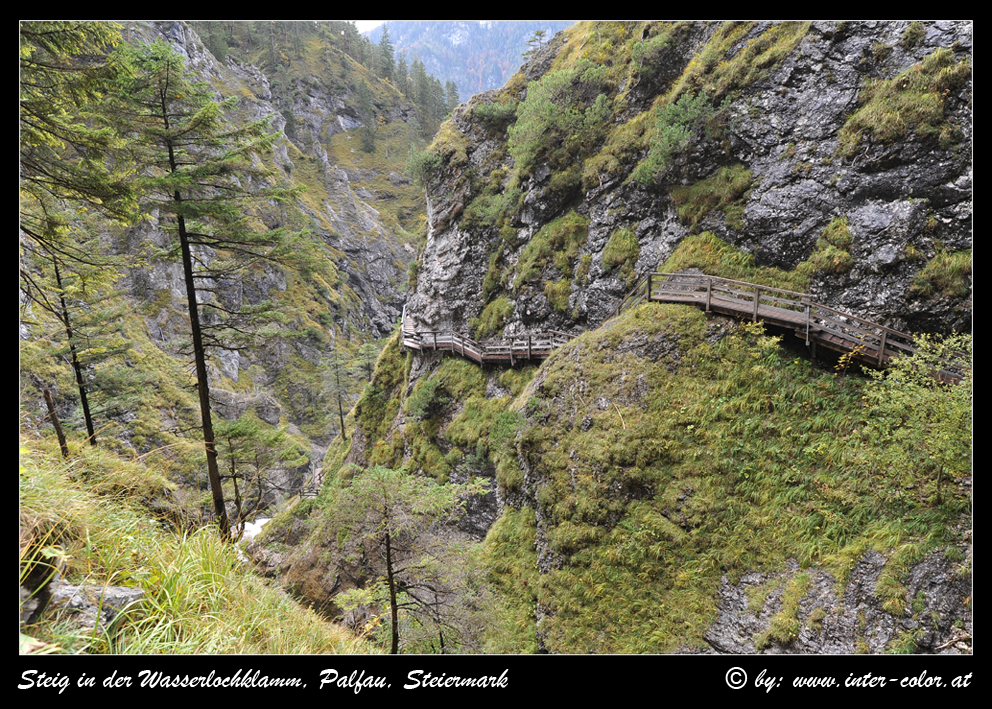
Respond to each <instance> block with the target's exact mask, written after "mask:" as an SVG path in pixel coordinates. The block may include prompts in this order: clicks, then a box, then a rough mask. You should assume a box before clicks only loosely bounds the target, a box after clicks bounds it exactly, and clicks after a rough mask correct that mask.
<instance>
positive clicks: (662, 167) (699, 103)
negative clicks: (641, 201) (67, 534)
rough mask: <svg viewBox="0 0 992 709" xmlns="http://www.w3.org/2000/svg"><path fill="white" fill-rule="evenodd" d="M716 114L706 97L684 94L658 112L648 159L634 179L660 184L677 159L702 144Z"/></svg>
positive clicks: (638, 168)
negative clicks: (694, 144) (685, 151)
mask: <svg viewBox="0 0 992 709" xmlns="http://www.w3.org/2000/svg"><path fill="white" fill-rule="evenodd" d="M715 115H716V110H715V109H714V108H713V104H712V103H711V102H710V98H709V96H707V95H706V94H705V93H699V94H691V93H688V94H683V95H682V97H681V98H680V99H679V100H678V101H676V102H675V103H670V104H668V105H666V106H664V107H663V108H662V109H661V110H660V111H658V115H657V118H656V120H655V127H654V139H653V140H652V141H651V148H650V152H649V153H648V157H647V158H645V159H644V161H643V162H642V163H641V164H640V165H638V166H637V168H636V169H635V170H634V172H633V173H632V175H631V177H632V179H634V180H636V181H638V182H641V183H650V182H655V181H660V180H661V179H662V178H663V177H664V175H665V172H666V171H667V170H668V168H669V166H670V165H671V163H672V161H673V160H674V159H675V157H676V156H677V155H678V154H679V153H681V152H683V151H684V150H685V149H686V148H688V147H689V146H690V145H692V144H693V143H694V142H696V141H697V140H699V138H700V137H701V136H702V135H703V131H704V127H705V125H706V123H707V122H709V121H710V120H711V119H713V118H714V116H715Z"/></svg>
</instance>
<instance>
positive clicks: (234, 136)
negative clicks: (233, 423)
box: [118, 41, 296, 540]
mask: <svg viewBox="0 0 992 709" xmlns="http://www.w3.org/2000/svg"><path fill="white" fill-rule="evenodd" d="M132 63H133V65H134V67H135V69H134V75H133V77H131V78H129V79H128V80H127V81H126V82H125V83H124V84H123V85H122V87H121V88H122V92H121V95H122V96H123V97H126V102H125V103H123V104H122V105H121V106H120V108H119V111H118V114H119V116H120V119H121V120H122V121H124V122H125V123H126V124H127V125H128V126H130V128H131V129H132V130H133V131H134V142H135V144H136V146H137V149H138V150H139V151H140V158H141V161H142V163H143V164H144V165H145V170H144V172H143V174H142V176H141V177H139V178H138V179H137V180H136V183H137V185H138V188H139V190H140V191H141V195H142V198H141V199H142V206H143V208H144V209H145V210H146V212H148V213H156V214H157V215H158V220H159V226H160V227H161V228H162V230H164V231H166V232H167V233H169V234H171V236H172V237H173V239H172V240H171V241H170V243H169V244H168V245H167V247H166V248H165V249H163V250H162V251H160V252H159V253H157V254H155V255H156V256H157V257H159V258H170V259H176V260H178V261H179V262H180V263H181V264H182V268H183V277H184V282H185V286H186V296H187V311H188V315H189V320H190V335H191V340H192V344H191V349H192V352H191V354H192V357H193V360H194V365H195V372H196V385H197V391H198V394H199V403H200V417H201V425H202V429H203V441H204V448H205V452H206V460H207V475H208V479H209V482H210V488H211V494H212V497H213V503H214V511H215V513H216V515H217V519H218V524H219V526H220V533H221V537H222V538H223V539H225V540H226V539H229V538H230V534H229V522H228V515H227V510H226V507H225V500H224V492H223V489H222V487H221V477H220V471H219V468H218V462H217V450H216V438H215V435H214V426H213V419H212V415H211V409H210V382H209V379H208V373H207V348H208V347H237V346H238V344H239V343H238V341H237V338H238V337H239V336H242V335H246V334H250V332H251V328H252V326H253V325H255V324H257V323H256V322H253V318H255V317H257V316H260V315H261V314H262V313H264V311H265V306H266V305H267V304H264V303H263V304H260V305H258V306H255V307H250V306H247V305H244V306H241V307H240V308H239V307H237V306H229V305H225V304H224V303H222V302H220V301H219V300H218V299H217V298H216V297H213V296H212V292H213V291H215V290H219V289H221V288H222V286H223V284H224V282H225V280H226V279H230V278H232V277H233V276H235V275H237V274H238V272H239V271H243V270H246V269H247V268H249V267H250V265H251V264H253V263H256V262H258V261H259V260H270V261H283V260H289V259H290V258H291V255H292V254H293V252H294V249H295V248H296V244H295V243H293V241H294V238H293V237H294V235H291V234H289V233H287V232H286V231H285V230H283V229H266V228H264V227H259V226H257V225H256V224H255V223H254V221H253V220H252V212H251V210H252V208H253V205H255V204H256V202H257V200H259V199H270V200H278V199H283V198H285V197H286V196H287V193H286V191H285V190H279V189H275V188H267V187H261V186H256V185H257V184H258V183H262V184H264V181H265V180H266V179H269V178H270V177H271V176H270V175H269V172H268V171H267V170H266V169H265V168H263V167H261V164H260V161H258V160H257V157H258V155H259V154H263V153H265V152H267V151H268V150H269V149H270V148H271V146H272V144H273V142H274V141H275V139H276V138H277V137H278V134H277V133H274V132H272V131H271V130H270V128H269V125H268V122H267V121H266V120H261V121H256V122H253V123H249V124H246V125H242V126H234V125H231V124H230V123H229V122H228V121H227V119H226V117H225V111H226V110H230V109H231V108H233V105H234V104H233V102H227V101H224V102H221V101H217V100H216V98H215V96H214V95H213V94H212V93H211V91H210V90H209V87H208V86H207V85H206V84H203V83H196V82H194V81H193V80H192V79H191V77H190V76H189V75H188V74H187V73H186V69H185V64H184V60H183V58H182V57H181V56H180V55H179V54H177V53H175V52H173V51H172V50H171V49H170V48H169V47H168V45H166V44H165V43H163V42H161V41H159V42H156V43H154V44H151V45H148V46H144V47H140V48H135V49H134V50H133V56H132Z"/></svg>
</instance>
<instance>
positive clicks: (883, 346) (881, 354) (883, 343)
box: [878, 330, 889, 366]
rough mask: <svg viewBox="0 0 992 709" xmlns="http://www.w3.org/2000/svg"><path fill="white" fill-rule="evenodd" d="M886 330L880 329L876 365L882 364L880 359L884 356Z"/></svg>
mask: <svg viewBox="0 0 992 709" xmlns="http://www.w3.org/2000/svg"><path fill="white" fill-rule="evenodd" d="M888 334H889V333H888V331H886V330H882V344H881V345H879V347H878V365H879V366H881V365H882V360H883V359H884V358H885V336H886V335H888Z"/></svg>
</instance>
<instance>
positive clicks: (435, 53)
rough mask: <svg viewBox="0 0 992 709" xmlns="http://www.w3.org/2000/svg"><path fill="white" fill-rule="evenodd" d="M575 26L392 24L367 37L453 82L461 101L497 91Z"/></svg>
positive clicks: (493, 22) (442, 22) (553, 23)
mask: <svg viewBox="0 0 992 709" xmlns="http://www.w3.org/2000/svg"><path fill="white" fill-rule="evenodd" d="M573 21H574V20H390V21H388V22H386V23H385V24H384V25H382V26H380V27H376V28H375V29H374V30H372V31H371V32H369V34H368V36H369V40H370V41H371V42H372V43H373V44H375V45H379V44H381V42H382V39H383V37H384V36H385V37H388V40H389V42H390V43H391V44H392V45H393V46H394V47H395V50H396V52H397V54H398V55H404V56H405V57H406V61H407V63H408V64H409V63H411V62H413V61H419V62H420V63H422V64H423V65H424V67H426V69H427V71H428V72H429V73H431V74H434V75H435V76H437V77H439V79H440V80H442V81H443V83H445V84H447V83H448V82H449V81H450V82H452V83H453V84H454V85H455V86H456V87H457V89H458V92H459V95H460V96H461V97H462V100H467V99H469V98H470V97H471V96H473V95H475V94H477V93H481V92H483V91H489V90H490V89H498V88H499V87H500V86H502V85H503V84H504V83H505V82H506V80H507V79H509V78H510V76H512V75H513V73H514V72H516V70H517V68H518V67H519V66H520V64H521V62H522V61H523V56H524V55H525V54H527V53H529V52H532V51H534V50H536V49H539V48H540V47H541V46H542V45H544V44H546V43H547V42H548V41H550V40H551V38H552V37H553V36H554V34H555V33H556V32H558V31H559V30H563V29H565V28H566V27H568V26H569V25H570V24H572V22H573Z"/></svg>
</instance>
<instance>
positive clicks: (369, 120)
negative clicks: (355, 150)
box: [356, 79, 379, 153]
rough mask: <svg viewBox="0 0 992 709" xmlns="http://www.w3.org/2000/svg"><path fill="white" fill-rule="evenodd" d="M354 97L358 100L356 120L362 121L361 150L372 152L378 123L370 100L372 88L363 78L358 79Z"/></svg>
mask: <svg viewBox="0 0 992 709" xmlns="http://www.w3.org/2000/svg"><path fill="white" fill-rule="evenodd" d="M356 99H357V102H358V120H360V121H361V122H362V128H361V136H362V150H364V151H365V152H366V153H374V152H375V136H376V133H377V132H378V130H379V123H378V120H377V118H376V115H375V105H374V104H373V102H372V90H371V89H370V88H369V85H368V84H366V83H365V81H364V80H363V79H359V81H358V89H357V91H356Z"/></svg>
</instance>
